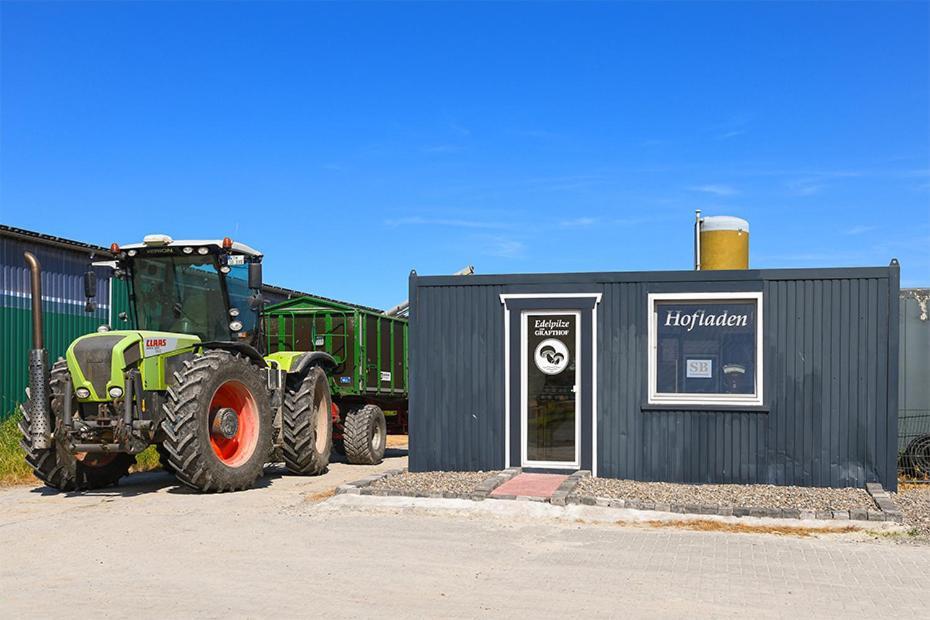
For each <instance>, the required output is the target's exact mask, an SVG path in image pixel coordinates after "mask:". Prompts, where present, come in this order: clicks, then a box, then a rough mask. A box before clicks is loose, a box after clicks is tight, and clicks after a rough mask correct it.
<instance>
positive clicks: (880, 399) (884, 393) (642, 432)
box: [410, 265, 898, 488]
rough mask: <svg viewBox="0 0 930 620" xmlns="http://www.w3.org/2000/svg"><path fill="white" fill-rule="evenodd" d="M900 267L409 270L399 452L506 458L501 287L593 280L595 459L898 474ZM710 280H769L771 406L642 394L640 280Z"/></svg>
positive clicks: (850, 480)
mask: <svg viewBox="0 0 930 620" xmlns="http://www.w3.org/2000/svg"><path fill="white" fill-rule="evenodd" d="M896 274H897V266H896V265H895V266H894V267H892V268H886V269H861V270H850V269H843V270H777V271H747V272H726V273H725V274H720V273H717V274H714V273H712V272H703V273H702V274H695V273H693V272H665V273H652V274H649V273H644V274H622V273H620V274H576V275H571V274H564V275H554V276H485V277H474V276H472V277H470V278H469V282H468V283H463V284H461V285H457V284H456V283H455V281H454V280H450V279H449V278H445V277H427V278H418V277H412V278H411V293H410V299H411V300H412V303H411V317H412V318H411V328H410V333H411V347H410V364H411V395H410V447H411V453H410V468H411V470H415V471H423V470H431V469H464V470H476V469H487V468H497V467H502V466H503V460H504V459H503V453H504V427H503V423H504V419H503V418H504V396H503V395H504V370H503V365H504V359H503V358H504V344H503V322H504V314H503V306H502V304H501V302H500V299H499V294H500V293H502V292H507V293H513V292H535V293H542V292H570V291H572V290H575V291H582V290H583V291H585V292H591V291H592V290H600V291H601V292H602V293H603V297H602V302H601V304H600V306H599V307H598V309H597V313H598V342H597V349H598V377H597V380H598V401H597V404H598V411H597V420H598V427H597V430H598V442H597V447H598V455H597V457H598V469H599V471H598V474H599V475H601V476H612V477H622V478H630V479H637V480H667V481H681V482H747V483H748V482H764V483H775V484H798V485H805V486H811V485H813V486H821V485H822V486H861V485H862V484H863V483H864V482H866V481H870V480H879V481H881V482H882V483H883V484H884V485H885V486H886V487H887V488H894V486H895V484H896V483H895V456H896V450H895V443H896V431H897V429H896V421H897V416H896V414H897V409H896V398H897V396H896V395H897V286H898V285H897V279H896V277H897V276H896ZM547 279H548V280H550V281H551V283H550V284H547V283H546V281H547ZM592 287H593V288H592ZM710 290H734V291H748V290H762V291H763V293H764V302H763V303H764V312H765V320H764V343H765V344H764V356H765V360H764V361H765V364H764V365H765V399H766V401H767V403H768V407H769V410H768V412H760V411H751V412H750V411H744V412H741V411H698V410H682V411H670V410H648V408H644V407H643V403H644V402H645V401H646V355H647V341H646V340H647V325H646V315H647V294H648V293H649V292H672V291H681V292H703V291H710ZM890 317H893V318H894V320H891V319H890ZM892 357H893V363H892ZM889 385H894V386H895V389H893V390H889V389H888V386H889Z"/></svg>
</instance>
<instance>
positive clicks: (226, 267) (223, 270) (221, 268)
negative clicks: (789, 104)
mask: <svg viewBox="0 0 930 620" xmlns="http://www.w3.org/2000/svg"><path fill="white" fill-rule="evenodd" d="M220 271H222V272H223V273H229V272H230V271H231V269H230V268H229V265H223V266H222V267H220Z"/></svg>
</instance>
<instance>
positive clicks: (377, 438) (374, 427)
mask: <svg viewBox="0 0 930 620" xmlns="http://www.w3.org/2000/svg"><path fill="white" fill-rule="evenodd" d="M342 441H343V444H344V446H345V454H346V460H347V461H349V462H350V463H352V464H353V465H377V464H378V463H380V462H381V461H382V460H383V459H384V448H385V446H386V445H387V422H386V421H385V419H384V412H383V411H381V407H378V406H377V405H365V406H364V407H362V408H360V409H355V410H353V411H350V412H349V413H348V414H347V415H346V420H345V423H344V425H343V431H342Z"/></svg>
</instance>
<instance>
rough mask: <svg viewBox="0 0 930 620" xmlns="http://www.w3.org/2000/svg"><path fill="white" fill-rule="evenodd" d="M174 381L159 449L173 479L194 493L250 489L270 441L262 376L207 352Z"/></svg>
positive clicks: (239, 361)
mask: <svg viewBox="0 0 930 620" xmlns="http://www.w3.org/2000/svg"><path fill="white" fill-rule="evenodd" d="M173 379H174V381H173V383H172V384H171V386H170V387H169V388H168V402H167V403H166V404H165V414H166V415H165V421H164V423H163V426H164V430H165V441H164V444H163V447H164V449H165V451H166V452H167V455H168V464H169V466H170V468H171V469H172V470H173V473H174V475H175V476H177V478H178V480H180V481H181V482H183V483H184V484H186V485H187V486H189V487H191V488H193V489H196V490H198V491H209V492H217V491H218V492H223V491H241V490H243V489H249V488H251V487H253V486H254V485H255V481H256V480H258V478H259V477H261V475H262V472H263V471H264V466H265V462H266V461H267V460H268V456H269V455H270V453H271V440H272V417H271V411H270V409H271V403H270V397H269V394H268V389H267V387H266V386H265V382H264V381H263V379H262V376H261V373H260V372H259V371H258V369H257V368H255V367H254V366H253V365H252V364H250V363H249V361H248V360H246V359H245V358H244V357H240V356H238V355H234V354H232V353H229V352H228V351H206V352H205V353H203V354H202V355H198V356H197V357H195V358H194V359H193V360H191V361H188V362H186V363H185V364H184V367H183V368H182V369H180V370H178V371H177V372H175V373H174V378H173Z"/></svg>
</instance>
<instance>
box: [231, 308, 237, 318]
mask: <svg viewBox="0 0 930 620" xmlns="http://www.w3.org/2000/svg"><path fill="white" fill-rule="evenodd" d="M229 316H231V317H237V316H239V308H230V309H229Z"/></svg>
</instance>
